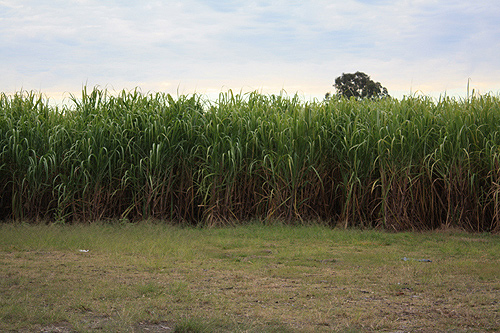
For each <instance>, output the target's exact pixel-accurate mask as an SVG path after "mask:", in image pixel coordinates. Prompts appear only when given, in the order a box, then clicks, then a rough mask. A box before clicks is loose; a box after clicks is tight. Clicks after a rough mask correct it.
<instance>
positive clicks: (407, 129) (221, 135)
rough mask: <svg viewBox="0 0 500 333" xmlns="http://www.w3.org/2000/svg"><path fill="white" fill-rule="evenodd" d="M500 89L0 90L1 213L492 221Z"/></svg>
mask: <svg viewBox="0 0 500 333" xmlns="http://www.w3.org/2000/svg"><path fill="white" fill-rule="evenodd" d="M499 125H500V98H498V97H494V96H490V95H485V96H479V97H473V98H470V99H463V100H457V99H452V98H442V99H440V100H438V101H435V100H432V99H430V98H427V97H405V98H404V99H402V100H396V99H384V100H379V101H371V100H364V101H358V100H346V99H341V100H329V101H322V102H319V101H312V102H304V101H302V100H301V99H300V98H299V97H298V96H287V95H284V94H281V95H263V94H259V93H257V92H252V93H248V94H233V93H232V92H231V91H229V92H227V93H221V94H220V96H219V98H218V99H217V100H215V101H209V100H206V99H204V98H203V97H202V96H199V95H192V96H185V95H183V96H179V97H177V98H174V97H172V96H171V95H169V94H163V93H150V94H143V93H141V92H140V91H139V90H134V91H122V92H119V93H117V94H110V93H109V92H108V91H107V90H105V89H100V88H93V89H92V91H88V90H87V88H86V87H84V88H83V90H82V96H81V97H75V96H72V98H71V100H70V103H69V105H62V106H58V107H54V106H50V105H49V103H48V101H47V100H46V99H45V98H44V97H43V95H41V94H38V93H34V92H24V91H22V92H18V93H15V94H14V95H6V94H4V93H2V94H0V142H1V146H0V147H1V151H0V193H1V199H0V217H1V218H4V219H18V220H58V221H82V220H85V221H88V220H102V219H108V218H122V219H130V220H136V219H146V218H157V219H168V220H174V221H179V222H180V223H193V224H204V225H218V224H231V223H238V221H242V220H250V219H254V218H259V219H267V220H269V221H273V220H283V221H300V220H310V219H317V220H322V221H326V222H328V223H331V224H332V225H336V224H341V225H343V226H345V227H352V226H356V227H374V226H382V227H385V228H387V229H395V230H403V229H405V230H407V229H432V228H439V227H442V226H455V227H461V228H466V229H469V230H477V231H499V230H500V131H499V129H500V126H499Z"/></svg>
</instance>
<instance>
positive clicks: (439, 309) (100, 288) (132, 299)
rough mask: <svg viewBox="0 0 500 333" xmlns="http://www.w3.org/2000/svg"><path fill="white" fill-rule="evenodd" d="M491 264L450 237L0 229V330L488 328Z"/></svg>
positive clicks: (490, 245) (480, 241)
mask: <svg viewBox="0 0 500 333" xmlns="http://www.w3.org/2000/svg"><path fill="white" fill-rule="evenodd" d="M80 250H89V251H88V252H80ZM403 257H407V258H410V259H412V260H408V261H404V260H402V258H403ZM418 259H430V260H432V262H419V261H418ZM499 260H500V238H499V236H498V235H491V234H488V233H481V234H471V233H464V232H462V231H453V230H449V231H439V232H423V233H387V232H382V231H375V230H365V231H361V230H343V229H331V228H328V227H325V226H321V225H314V224H313V225H302V226H295V227H293V226H286V225H279V224H272V225H264V224H261V223H250V224H246V225H241V226H237V227H226V228H194V227H188V228H186V227H179V226H175V225H168V224H164V223H153V222H143V223H139V224H118V223H116V224H106V223H92V224H75V225H68V224H67V225H57V224H51V225H42V224H35V225H34V224H18V223H10V224H2V225H0V272H1V273H0V274H1V276H0V277H1V278H0V330H2V331H5V330H21V331H22V330H25V331H33V330H40V329H45V330H48V329H50V328H51V327H52V328H53V329H54V330H55V328H58V329H62V328H66V329H68V330H77V331H93V330H98V329H101V330H104V331H141V330H142V331H145V330H146V329H150V330H152V329H160V328H161V327H169V329H170V330H171V331H177V332H186V331H195V332H212V331H214V332H215V331H217V332H219V331H228V332H234V331H249V332H282V331H314V330H319V331H322V330H325V331H331V330H333V331H349V330H351V331H358V330H370V329H371V330H377V331H380V330H387V331H397V330H404V331H412V330H424V331H446V330H452V331H456V330H458V331H462V330H479V331H488V330H490V331H496V330H499V329H500V313H499V310H500V305H499V304H498V292H499V291H500V279H499V276H500V266H499V265H498V262H499Z"/></svg>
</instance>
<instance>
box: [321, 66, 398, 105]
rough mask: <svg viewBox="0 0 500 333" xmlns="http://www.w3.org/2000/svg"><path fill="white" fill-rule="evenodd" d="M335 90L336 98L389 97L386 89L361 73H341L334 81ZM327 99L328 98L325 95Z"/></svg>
mask: <svg viewBox="0 0 500 333" xmlns="http://www.w3.org/2000/svg"><path fill="white" fill-rule="evenodd" d="M333 86H334V87H335V89H336V90H337V96H339V97H345V98H351V97H354V98H356V99H362V98H372V99H377V98H386V97H389V92H388V91H387V88H385V87H383V86H382V84H381V83H380V82H375V81H373V80H372V79H370V77H369V76H368V75H367V74H365V73H363V72H356V73H343V74H342V75H341V76H339V77H337V78H336V79H335V84H334V85H333ZM327 97H330V95H329V94H327Z"/></svg>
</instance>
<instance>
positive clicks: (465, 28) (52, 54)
mask: <svg viewBox="0 0 500 333" xmlns="http://www.w3.org/2000/svg"><path fill="white" fill-rule="evenodd" d="M498 17H500V3H499V2H497V1H496V0H478V1H475V2H473V3H471V2H466V1H459V0H449V1H431V0H420V1H416V0H414V1H410V0H405V1H384V0H378V1H368V0H365V1H361V0H359V1H355V0H344V1H327V0H316V1H309V2H303V1H273V2H265V1H214V0H210V1H209V0H198V1H196V0H187V1H131V0H122V1H119V0H114V1H106V2H102V1H98V0H82V1H62V0H60V1H43V0H37V1H35V0H25V1H7V0H4V1H0V61H1V62H2V64H3V67H2V69H0V74H1V75H2V82H1V83H0V91H13V90H16V89H19V88H20V87H24V88H26V89H42V90H43V91H45V90H47V91H48V90H50V91H56V90H58V89H59V90H64V91H67V90H69V91H73V90H77V91H78V90H79V89H80V87H81V85H82V84H83V83H85V82H87V83H88V84H99V85H104V86H106V85H111V86H113V87H114V88H115V89H121V88H133V87H134V86H138V85H140V86H142V88H143V90H156V91H158V90H163V89H166V90H169V92H176V90H177V89H179V88H180V89H181V90H183V92H186V93H189V92H193V91H194V89H196V90H197V91H199V92H200V91H201V92H204V91H212V90H214V89H223V87H230V88H232V89H234V90H235V91H238V90H239V89H242V88H244V87H249V88H253V87H255V89H259V88H263V87H269V88H268V89H269V90H272V89H277V92H279V90H280V89H282V88H285V89H286V90H287V91H288V92H292V91H291V90H293V89H296V90H299V91H303V92H304V93H305V94H306V95H309V94H311V95H316V96H321V95H322V94H324V92H326V91H328V90H332V87H331V84H332V83H333V80H334V78H335V77H336V76H338V75H340V74H341V73H342V72H352V71H357V70H361V71H364V72H366V73H368V74H369V75H370V76H372V78H373V79H375V80H376V81H380V82H381V83H382V84H383V85H384V86H387V87H388V88H389V92H391V91H398V92H409V91H410V89H411V90H412V91H414V90H416V89H420V88H419V87H423V88H424V89H425V90H426V91H424V92H425V93H433V92H435V93H438V94H439V93H443V92H444V90H447V91H455V90H457V89H462V87H464V86H466V83H467V79H468V78H469V77H471V78H472V82H473V84H474V83H475V84H477V85H478V86H481V87H483V88H482V90H483V91H484V90H487V91H490V90H493V91H495V89H496V90H500V82H498V79H497V78H498V77H500V75H499V74H500V66H499V65H498V61H497V57H498V56H497V55H498V53H499V51H500V50H499V49H500V45H499V43H498V40H500V24H499V23H498ZM146 87H147V88H146ZM322 87H323V88H322Z"/></svg>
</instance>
